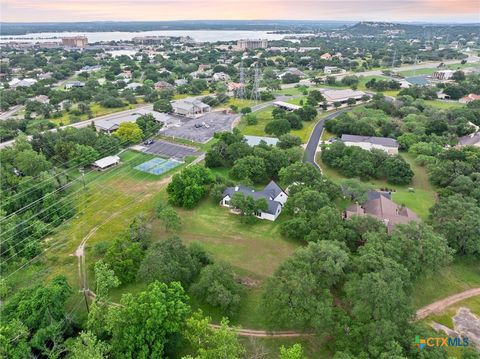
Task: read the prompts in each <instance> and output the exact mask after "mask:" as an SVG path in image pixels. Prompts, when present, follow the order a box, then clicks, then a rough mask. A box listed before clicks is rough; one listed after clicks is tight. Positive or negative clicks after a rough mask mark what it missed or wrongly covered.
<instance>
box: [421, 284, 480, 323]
mask: <svg viewBox="0 0 480 359" xmlns="http://www.w3.org/2000/svg"><path fill="white" fill-rule="evenodd" d="M476 296H480V288H472V289H468V290H466V291H464V292H461V293H457V294H454V295H451V296H449V297H447V298H443V299H440V300H437V301H436V302H433V303H431V304H429V305H427V306H425V307H423V308H420V309H419V310H417V315H416V318H415V319H416V320H420V319H423V318H425V317H428V316H429V315H430V314H434V313H438V312H441V311H442V310H444V309H445V308H447V307H449V306H450V305H452V304H455V303H458V302H461V301H462V300H464V299H468V298H472V297H476Z"/></svg>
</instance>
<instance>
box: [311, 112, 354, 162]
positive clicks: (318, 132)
mask: <svg viewBox="0 0 480 359" xmlns="http://www.w3.org/2000/svg"><path fill="white" fill-rule="evenodd" d="M345 111H349V109H343V110H339V111H335V112H332V113H331V114H329V115H327V116H325V117H324V118H322V119H321V120H320V121H318V123H317V124H316V125H315V127H314V128H313V131H312V134H311V135H310V138H309V139H308V143H307V147H305V156H304V158H303V162H307V163H311V164H312V165H314V166H315V167H317V168H318V169H320V167H319V166H318V165H317V163H316V162H315V154H316V153H317V148H318V144H319V143H320V137H321V136H322V131H323V125H324V124H325V121H327V120H330V119H332V118H335V117H337V116H338V115H340V114H341V113H343V112H345Z"/></svg>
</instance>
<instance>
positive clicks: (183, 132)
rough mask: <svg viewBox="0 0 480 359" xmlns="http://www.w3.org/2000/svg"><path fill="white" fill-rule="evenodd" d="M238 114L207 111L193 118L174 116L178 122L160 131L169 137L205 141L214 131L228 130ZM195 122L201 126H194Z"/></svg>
mask: <svg viewBox="0 0 480 359" xmlns="http://www.w3.org/2000/svg"><path fill="white" fill-rule="evenodd" d="M238 116H239V115H237V114H233V115H232V114H225V113H223V112H209V113H206V114H205V115H203V116H201V117H198V118H195V119H193V118H188V117H178V116H175V119H177V120H178V122H176V123H175V124H171V125H169V126H166V127H164V128H163V129H162V130H161V133H162V134H164V135H166V136H170V137H178V138H182V139H185V140H190V141H194V142H199V143H205V142H207V141H209V140H210V139H211V138H212V137H213V135H214V133H215V132H223V131H230V130H231V129H232V125H233V122H234V121H235V119H236V118H238ZM195 124H197V126H200V125H201V126H200V127H195ZM203 124H205V125H203Z"/></svg>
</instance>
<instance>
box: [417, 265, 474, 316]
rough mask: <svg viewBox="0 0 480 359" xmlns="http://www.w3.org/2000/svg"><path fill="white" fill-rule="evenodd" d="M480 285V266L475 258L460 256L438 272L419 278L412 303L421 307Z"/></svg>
mask: <svg viewBox="0 0 480 359" xmlns="http://www.w3.org/2000/svg"><path fill="white" fill-rule="evenodd" d="M475 287H480V267H479V266H478V260H475V259H474V258H472V259H469V258H460V259H457V260H456V261H454V262H453V263H452V264H451V265H449V266H448V267H445V268H442V269H440V270H439V271H438V272H436V273H432V274H430V275H427V276H425V277H424V278H419V281H418V282H417V284H416V285H415V286H414V290H413V293H414V296H413V298H412V304H413V305H414V307H415V308H421V307H423V306H425V305H427V304H430V303H432V302H434V301H436V300H439V299H442V298H445V297H448V296H449V295H452V294H455V293H460V292H463V291H465V290H467V289H470V288H475Z"/></svg>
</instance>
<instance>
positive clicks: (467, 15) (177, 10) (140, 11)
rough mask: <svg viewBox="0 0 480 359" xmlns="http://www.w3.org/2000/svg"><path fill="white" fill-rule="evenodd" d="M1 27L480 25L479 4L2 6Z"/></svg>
mask: <svg viewBox="0 0 480 359" xmlns="http://www.w3.org/2000/svg"><path fill="white" fill-rule="evenodd" d="M0 3H1V12H0V20H1V21H3V22H63V21H96V20H105V21H142V20H151V21H155V20H156V21H161V20H269V19H288V20H349V21H350V20H352V21H357V20H360V21H361V20H373V21H403V22H405V21H408V22H410V21H428V22H480V0H369V1H365V0H236V1H234V0H204V1H199V0H136V1H135V0H0Z"/></svg>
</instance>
